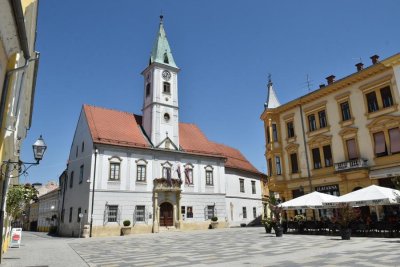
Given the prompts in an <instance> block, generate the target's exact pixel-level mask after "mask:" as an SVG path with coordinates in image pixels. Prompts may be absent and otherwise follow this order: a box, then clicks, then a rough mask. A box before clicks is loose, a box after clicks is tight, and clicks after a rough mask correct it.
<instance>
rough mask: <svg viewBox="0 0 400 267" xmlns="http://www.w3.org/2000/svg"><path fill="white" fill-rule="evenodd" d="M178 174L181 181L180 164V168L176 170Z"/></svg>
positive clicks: (179, 166)
mask: <svg viewBox="0 0 400 267" xmlns="http://www.w3.org/2000/svg"><path fill="white" fill-rule="evenodd" d="M176 173H177V174H178V178H179V180H181V165H179V164H178V167H177V168H176Z"/></svg>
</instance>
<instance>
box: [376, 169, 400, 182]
mask: <svg viewBox="0 0 400 267" xmlns="http://www.w3.org/2000/svg"><path fill="white" fill-rule="evenodd" d="M395 176H400V166H396V167H391V168H385V169H379V170H373V171H370V172H369V178H370V179H382V178H390V177H395Z"/></svg>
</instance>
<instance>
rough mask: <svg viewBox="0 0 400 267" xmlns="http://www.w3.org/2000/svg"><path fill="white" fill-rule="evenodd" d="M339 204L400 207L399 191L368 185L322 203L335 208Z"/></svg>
mask: <svg viewBox="0 0 400 267" xmlns="http://www.w3.org/2000/svg"><path fill="white" fill-rule="evenodd" d="M340 204H349V205H350V206H375V205H391V204H398V205H400V191H399V190H395V189H392V188H387V187H382V186H377V185H370V186H368V187H365V188H362V189H359V190H357V191H353V192H350V193H348V194H346V195H343V196H340V197H338V198H337V199H334V200H330V201H324V205H325V206H328V207H336V206H339V205H340Z"/></svg>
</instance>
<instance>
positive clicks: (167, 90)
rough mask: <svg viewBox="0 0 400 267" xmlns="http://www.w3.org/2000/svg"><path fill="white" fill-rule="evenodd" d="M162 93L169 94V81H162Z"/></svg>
mask: <svg viewBox="0 0 400 267" xmlns="http://www.w3.org/2000/svg"><path fill="white" fill-rule="evenodd" d="M163 93H164V94H170V93H171V84H170V83H168V82H164V85H163Z"/></svg>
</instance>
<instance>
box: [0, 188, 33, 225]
mask: <svg viewBox="0 0 400 267" xmlns="http://www.w3.org/2000/svg"><path fill="white" fill-rule="evenodd" d="M37 194H38V191H37V190H36V189H35V188H34V187H33V186H31V185H30V184H26V185H14V186H12V187H11V188H10V189H9V190H8V192H7V202H6V212H7V214H8V215H9V216H11V218H13V219H16V218H18V217H19V216H20V215H21V214H22V212H23V211H24V209H25V207H26V206H27V205H29V202H30V201H31V200H36V199H37Z"/></svg>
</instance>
